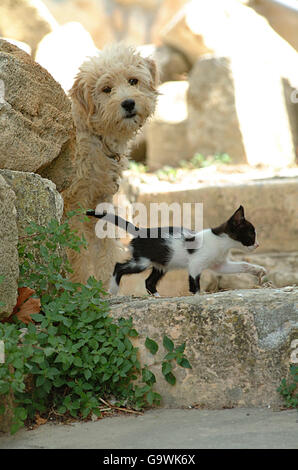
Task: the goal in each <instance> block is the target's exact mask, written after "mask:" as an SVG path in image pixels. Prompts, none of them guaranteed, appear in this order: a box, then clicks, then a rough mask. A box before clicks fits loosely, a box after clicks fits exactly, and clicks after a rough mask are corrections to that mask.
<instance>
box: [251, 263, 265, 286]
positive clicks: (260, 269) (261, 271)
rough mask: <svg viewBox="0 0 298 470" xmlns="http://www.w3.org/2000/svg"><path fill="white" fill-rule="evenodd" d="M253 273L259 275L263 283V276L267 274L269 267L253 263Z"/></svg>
mask: <svg viewBox="0 0 298 470" xmlns="http://www.w3.org/2000/svg"><path fill="white" fill-rule="evenodd" d="M251 273H252V274H254V275H255V276H257V278H258V279H259V283H260V284H261V281H262V278H263V277H264V276H265V275H266V274H267V269H265V268H264V267H263V266H259V265H257V264H254V265H252V270H251Z"/></svg>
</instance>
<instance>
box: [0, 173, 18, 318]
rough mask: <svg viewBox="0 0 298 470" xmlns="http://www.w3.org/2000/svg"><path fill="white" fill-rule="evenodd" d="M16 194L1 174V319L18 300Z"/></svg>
mask: <svg viewBox="0 0 298 470" xmlns="http://www.w3.org/2000/svg"><path fill="white" fill-rule="evenodd" d="M16 219H17V214H16V209H15V194H14V191H13V190H12V189H11V188H10V186H9V185H8V184H7V183H6V181H5V179H4V178H3V177H2V176H1V174H0V220H1V223H0V239H1V243H0V276H3V281H2V282H0V303H1V302H3V303H4V305H2V306H1V304H0V319H1V318H2V317H6V316H8V315H9V314H10V313H11V312H12V309H13V307H14V306H15V304H16V300H17V288H18V276H19V263H18V261H19V258H18V250H17V243H18V232H17V220H16Z"/></svg>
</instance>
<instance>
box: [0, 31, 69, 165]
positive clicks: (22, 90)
mask: <svg viewBox="0 0 298 470" xmlns="http://www.w3.org/2000/svg"><path fill="white" fill-rule="evenodd" d="M0 80H2V82H3V83H4V100H2V101H1V102H0V133H1V141H0V168H6V169H12V170H19V171H28V172H30V171H34V172H37V171H41V170H42V169H43V168H44V167H46V166H48V165H49V164H50V163H51V162H52V161H53V160H55V159H57V158H58V157H59V155H60V153H61V152H62V150H63V152H64V154H65V152H67V150H68V149H67V148H68V144H69V145H70V143H71V142H70V140H71V139H70V134H71V132H72V128H73V122H72V116H71V109H70V100H69V99H68V98H67V96H66V95H65V93H64V91H63V90H62V88H61V86H60V85H59V84H58V83H57V82H55V80H54V79H53V78H52V77H51V75H50V74H49V73H48V72H47V71H46V70H45V69H43V68H42V67H41V66H40V65H39V64H37V63H36V62H34V61H33V60H32V59H31V57H30V56H29V55H28V54H26V53H25V52H23V51H21V50H20V49H18V48H17V47H16V46H13V45H12V44H9V43H7V42H6V41H3V40H0ZM69 151H70V150H69Z"/></svg>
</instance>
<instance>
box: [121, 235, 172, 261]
mask: <svg viewBox="0 0 298 470" xmlns="http://www.w3.org/2000/svg"><path fill="white" fill-rule="evenodd" d="M130 246H131V247H132V249H133V252H132V254H133V257H134V258H135V259H139V258H148V259H150V260H151V261H152V262H153V263H158V264H161V265H163V266H165V265H166V264H167V262H168V261H169V260H170V258H171V255H172V253H173V250H172V249H171V248H170V246H169V243H168V241H167V239H164V238H140V237H136V238H133V239H132V240H131V242H130Z"/></svg>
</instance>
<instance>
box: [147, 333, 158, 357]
mask: <svg viewBox="0 0 298 470" xmlns="http://www.w3.org/2000/svg"><path fill="white" fill-rule="evenodd" d="M145 346H146V348H147V349H149V351H150V352H151V354H156V353H157V351H158V344H157V343H156V342H155V341H153V339H150V338H148V337H147V338H146V341H145Z"/></svg>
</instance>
